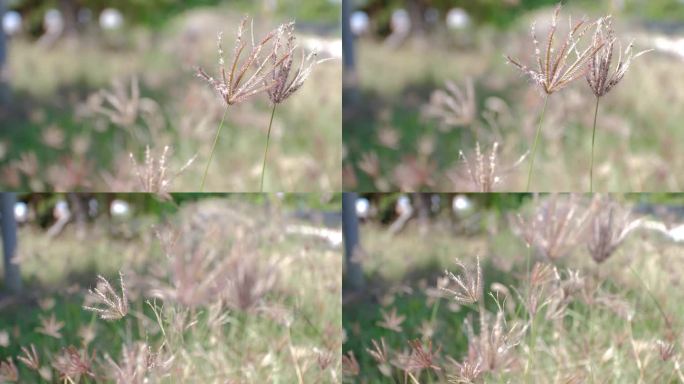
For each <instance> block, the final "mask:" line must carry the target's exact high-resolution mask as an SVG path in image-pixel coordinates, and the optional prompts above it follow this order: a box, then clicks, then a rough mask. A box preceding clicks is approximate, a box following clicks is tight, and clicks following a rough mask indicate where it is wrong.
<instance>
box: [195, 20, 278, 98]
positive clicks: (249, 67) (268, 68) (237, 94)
mask: <svg viewBox="0 0 684 384" xmlns="http://www.w3.org/2000/svg"><path fill="white" fill-rule="evenodd" d="M248 19H249V18H248V17H247V16H245V17H244V18H243V19H242V22H241V23H240V25H239V27H238V31H237V37H236V39H235V48H234V51H233V59H232V61H231V63H230V64H229V65H228V69H227V70H226V62H225V59H224V55H223V47H222V45H223V35H222V34H221V33H219V35H218V41H217V45H218V55H219V72H220V76H221V77H220V79H219V80H216V79H214V78H213V77H211V76H209V75H208V74H207V73H206V72H205V71H204V70H203V69H202V68H199V67H198V68H197V76H198V77H200V78H202V79H204V80H206V81H207V82H208V83H209V84H210V85H211V86H212V87H213V88H214V89H215V90H216V92H217V93H218V94H219V95H220V96H221V98H222V99H223V101H224V102H225V103H226V105H235V104H239V103H242V102H244V101H246V100H247V99H249V98H251V97H252V96H254V95H257V94H259V93H262V92H266V91H268V90H270V89H272V88H274V87H276V86H277V85H278V84H277V82H275V81H274V80H273V75H274V74H275V73H276V72H277V71H278V70H279V69H280V67H281V66H282V65H283V64H284V62H285V60H287V59H288V56H287V55H285V56H283V57H281V58H279V59H278V60H275V61H273V60H272V59H273V57H274V56H275V51H273V52H271V53H269V54H266V55H265V57H262V55H264V51H265V49H266V47H267V45H268V44H269V42H271V41H272V40H273V39H274V38H276V37H278V36H279V34H282V33H283V32H282V31H280V28H279V29H276V30H273V31H271V32H269V33H268V34H266V36H265V37H264V38H263V39H261V40H260V41H259V43H256V44H255V42H254V41H253V40H254V39H253V38H252V47H251V49H250V50H249V53H247V56H246V57H245V58H244V59H243V58H242V54H243V52H245V51H246V49H247V43H246V42H245V36H244V33H245V26H246V25H247V21H248ZM252 34H253V27H252Z"/></svg>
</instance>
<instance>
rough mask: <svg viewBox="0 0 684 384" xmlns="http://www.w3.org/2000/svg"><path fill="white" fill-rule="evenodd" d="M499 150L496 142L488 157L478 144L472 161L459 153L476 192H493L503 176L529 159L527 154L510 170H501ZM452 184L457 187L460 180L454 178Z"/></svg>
mask: <svg viewBox="0 0 684 384" xmlns="http://www.w3.org/2000/svg"><path fill="white" fill-rule="evenodd" d="M498 150H499V143H498V142H495V143H494V144H493V145H492V149H491V151H490V152H489V155H488V156H487V155H486V153H483V152H482V150H481V149H480V143H479V142H476V143H475V154H474V156H473V157H474V158H473V159H472V160H468V157H466V155H465V154H464V153H463V151H459V152H458V155H459V157H460V159H461V161H463V164H464V165H465V168H466V172H467V174H468V179H469V182H470V184H471V186H472V187H473V189H474V190H475V191H477V192H493V191H494V189H495V188H496V186H497V185H498V184H500V183H501V182H502V180H503V174H505V173H508V172H510V171H511V170H512V169H514V168H516V167H517V166H518V165H520V164H521V163H522V162H523V161H524V160H525V158H526V157H527V153H525V154H524V155H522V156H521V157H520V158H519V159H518V160H517V161H516V162H515V163H514V164H513V165H511V166H510V167H509V168H508V169H501V166H500V164H499V158H498ZM452 182H453V184H454V185H457V184H458V178H456V177H452Z"/></svg>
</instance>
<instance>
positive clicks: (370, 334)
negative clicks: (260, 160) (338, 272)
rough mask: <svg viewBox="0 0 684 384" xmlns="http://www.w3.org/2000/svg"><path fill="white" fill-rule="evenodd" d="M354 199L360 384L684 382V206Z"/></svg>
mask: <svg viewBox="0 0 684 384" xmlns="http://www.w3.org/2000/svg"><path fill="white" fill-rule="evenodd" d="M346 195H348V194H345V200H343V210H344V211H345V216H344V227H343V228H344V230H345V231H347V232H346V235H347V236H346V237H345V242H346V244H345V248H346V256H347V258H346V267H345V275H344V283H343V325H344V331H345V340H346V341H345V344H344V347H343V354H344V356H343V359H344V361H345V363H344V368H345V373H346V375H347V378H348V379H349V380H350V381H351V382H356V383H375V382H387V383H389V382H404V378H406V377H407V372H409V373H411V374H413V375H414V377H415V378H416V379H417V381H418V382H421V383H424V382H433V383H446V382H447V379H448V378H449V380H448V382H450V383H453V382H464V383H465V382H509V381H510V382H527V381H529V382H548V383H561V382H568V381H569V382H587V381H590V380H591V378H593V379H595V380H597V381H614V380H615V381H627V382H631V381H635V380H638V378H639V377H641V378H642V379H643V380H644V381H645V382H651V381H655V382H658V381H666V382H672V380H677V379H668V378H671V377H675V378H678V379H679V380H681V379H682V378H683V377H684V374H683V373H682V370H681V366H680V365H678V364H681V362H682V358H683V355H682V348H684V338H683V337H682V333H681V331H680V329H681V328H680V327H681V325H682V324H683V322H684V312H683V311H682V308H681V306H679V305H678V304H677V302H678V301H679V300H681V294H680V293H679V292H680V291H681V290H680V289H679V288H678V287H680V285H681V284H682V281H681V270H682V267H684V264H683V263H684V259H682V257H681V256H682V246H683V244H684V243H683V241H684V236H683V234H684V224H683V223H684V208H683V207H684V197H683V196H682V195H668V194H633V195H610V196H599V195H595V196H588V195H539V196H533V195H530V194H500V193H492V194H436V193H414V194H400V193H398V194H361V195H355V196H346ZM348 234H351V236H348ZM527 244H529V246H527ZM478 258H479V264H480V267H481V270H482V272H481V273H482V277H481V280H480V284H479V288H477V289H478V290H481V293H480V294H481V295H483V296H482V306H480V303H472V304H469V303H464V302H463V301H461V302H459V301H458V300H455V299H454V296H455V295H452V294H450V293H448V292H446V291H444V290H442V289H443V288H448V289H451V290H452V291H456V292H462V291H463V290H462V289H461V288H459V286H458V284H457V282H456V281H455V280H451V279H449V278H447V277H446V275H445V270H448V271H449V272H452V273H453V274H454V276H455V277H456V276H459V277H460V278H461V279H462V281H463V282H464V286H467V287H471V286H474V285H475V281H476V272H475V270H476V265H477V260H478ZM458 262H460V263H462V265H463V267H464V268H465V271H464V270H463V269H462V268H461V267H459V264H458ZM464 276H466V277H464ZM530 279H532V280H530ZM530 281H532V283H530ZM471 282H472V284H471ZM531 309H533V310H534V311H539V312H534V313H536V320H534V324H531V323H530V319H531V318H532V317H533V316H531V315H529V314H527V311H528V310H531ZM481 313H483V314H484V318H483V319H482V322H480V320H481V319H480V316H481ZM499 317H501V318H500V319H499ZM495 320H496V321H495ZM470 327H472V328H470ZM414 340H417V341H418V345H420V346H421V348H423V350H422V351H420V349H419V348H417V347H415V346H412V344H411V342H413V341H414ZM668 346H672V349H671V350H670V349H669V347H668ZM428 350H429V352H428ZM666 350H670V352H669V353H663V354H662V355H661V352H659V351H663V352H665V351H666ZM425 356H428V357H425ZM468 364H469V365H468ZM639 364H641V366H640V367H641V368H637V367H638V366H639ZM430 365H432V368H429V366H430ZM464 365H465V366H467V367H469V368H467V369H466V368H463V367H464ZM468 372H469V374H471V376H470V378H471V379H472V381H467V380H462V379H463V378H464V375H466V376H467V373H468ZM571 379H572V380H571ZM459 380H462V381H459ZM408 382H411V379H410V378H409V379H408Z"/></svg>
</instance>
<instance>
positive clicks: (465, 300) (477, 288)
mask: <svg viewBox="0 0 684 384" xmlns="http://www.w3.org/2000/svg"><path fill="white" fill-rule="evenodd" d="M456 265H457V266H458V267H459V268H461V269H462V270H463V274H462V275H460V276H456V275H454V274H453V273H451V272H449V271H445V272H444V273H445V275H446V277H447V278H448V279H449V280H450V281H451V282H453V283H455V286H454V289H451V288H442V290H443V291H444V292H446V293H447V294H449V295H451V296H452V298H453V299H454V300H456V302H458V303H459V304H473V303H476V302H478V301H479V300H480V299H481V298H482V269H481V268H480V257H479V256H478V257H477V266H476V268H475V271H474V273H473V272H472V271H470V270H468V268H466V266H465V265H464V264H463V263H462V262H460V261H458V260H456ZM473 275H474V276H473Z"/></svg>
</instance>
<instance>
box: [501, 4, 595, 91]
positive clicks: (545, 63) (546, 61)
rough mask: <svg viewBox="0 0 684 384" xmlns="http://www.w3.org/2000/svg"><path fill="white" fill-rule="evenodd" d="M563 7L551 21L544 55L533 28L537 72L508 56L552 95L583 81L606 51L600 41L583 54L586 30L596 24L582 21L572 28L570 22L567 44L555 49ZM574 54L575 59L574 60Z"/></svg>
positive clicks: (555, 12)
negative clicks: (599, 53)
mask: <svg viewBox="0 0 684 384" xmlns="http://www.w3.org/2000/svg"><path fill="white" fill-rule="evenodd" d="M560 10H561V4H558V5H557V6H556V9H555V10H554V12H553V18H552V19H551V30H550V31H549V35H548V37H547V38H546V46H545V47H544V54H543V55H542V53H541V49H540V47H539V41H538V40H537V35H536V32H535V24H532V28H531V29H532V42H533V43H534V58H535V61H536V63H537V69H536V70H535V69H532V68H530V67H528V66H526V65H525V64H522V63H521V62H520V61H519V60H517V59H514V58H512V57H511V56H506V58H507V59H508V62H509V63H511V64H513V65H514V66H515V67H517V68H518V69H519V70H520V71H521V72H523V73H524V74H526V75H528V76H529V77H530V79H532V81H534V82H535V83H537V84H538V85H539V86H540V87H541V89H542V90H543V91H544V92H545V93H546V94H547V95H550V94H552V93H554V92H556V91H559V90H561V89H563V88H564V87H566V86H567V85H568V84H570V83H572V82H573V81H574V80H577V79H579V78H581V77H583V76H584V75H585V74H586V73H587V71H588V70H589V68H588V66H587V64H588V63H589V62H590V61H591V60H592V58H593V57H594V55H595V54H596V52H597V51H598V50H599V49H601V47H603V44H604V42H602V41H598V42H596V43H595V44H591V45H588V46H587V47H586V48H584V49H583V50H581V51H580V49H579V47H578V45H579V43H580V41H581V39H582V37H583V36H584V35H585V34H586V32H587V30H588V29H589V28H590V27H591V26H592V25H593V24H594V23H588V22H587V21H586V20H580V21H578V22H577V23H575V24H574V25H572V20H570V25H571V28H570V31H569V32H568V35H567V37H566V38H565V40H563V41H562V43H561V45H560V47H559V49H556V48H555V47H554V43H555V37H556V30H557V28H558V15H559V14H560ZM573 54H574V59H573V60H571V56H572V55H573Z"/></svg>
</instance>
